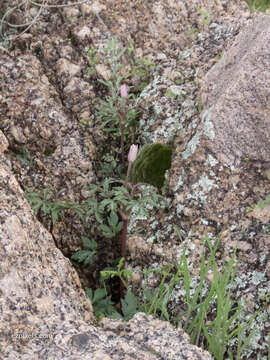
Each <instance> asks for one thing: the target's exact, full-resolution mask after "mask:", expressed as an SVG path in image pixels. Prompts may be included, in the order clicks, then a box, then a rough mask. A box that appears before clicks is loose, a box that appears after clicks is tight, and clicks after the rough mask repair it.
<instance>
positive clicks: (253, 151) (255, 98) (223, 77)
mask: <svg viewBox="0 0 270 360" xmlns="http://www.w3.org/2000/svg"><path fill="white" fill-rule="evenodd" d="M269 28H270V18H269V16H267V15H265V16H263V15H261V16H257V17H255V18H254V19H253V21H252V22H251V23H249V24H248V25H247V26H246V27H245V28H244V29H243V30H242V31H241V33H240V34H239V35H238V36H237V37H236V39H235V42H234V44H233V45H232V46H231V47H230V48H229V49H228V50H227V51H225V52H224V54H223V56H222V58H221V60H220V61H219V62H218V63H217V64H216V65H215V66H214V67H213V68H212V69H211V70H210V71H209V72H208V74H207V75H206V76H205V78H204V80H203V82H202V89H201V98H202V103H203V106H204V113H203V114H207V116H208V117H209V121H211V123H212V125H213V133H214V138H213V139H211V140H210V141H208V145H209V148H210V149H211V150H212V151H213V152H214V153H215V154H216V156H217V158H218V159H219V160H221V161H222V162H223V163H225V164H230V165H231V164H236V163H237V164H239V162H240V161H241V159H243V158H247V159H250V160H260V161H268V162H269V161H270V152H269V148H270V119H269V113H270V103H269V92H270V85H269V84H270V60H269V57H268V54H269V51H270V46H269V43H270V33H269ZM217 79H218V81H217ZM203 116H204V115H203Z"/></svg>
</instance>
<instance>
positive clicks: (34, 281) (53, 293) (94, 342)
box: [0, 133, 211, 360]
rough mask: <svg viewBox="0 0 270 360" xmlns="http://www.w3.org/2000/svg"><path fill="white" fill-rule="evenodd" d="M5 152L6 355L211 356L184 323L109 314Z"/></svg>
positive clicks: (0, 172) (0, 170) (1, 179)
mask: <svg viewBox="0 0 270 360" xmlns="http://www.w3.org/2000/svg"><path fill="white" fill-rule="evenodd" d="M0 134H1V137H0V139H1V149H2V153H1V160H0V204H1V215H0V222H1V227H0V239H1V246H0V253H1V259H2V260H1V265H0V294H1V297H0V308H1V312H0V334H1V337H0V348H1V357H2V358H3V359H7V360H8V359H10V360H16V359H18V360H19V359H20V360H23V359H44V360H45V359H46V360H47V359H81V358H82V357H83V358H84V359H87V358H89V359H93V360H99V359H100V360H101V359H102V360H103V359H108V360H109V359H115V360H119V359H123V360H126V359H149V360H152V359H153V360H154V359H160V358H162V359H168V360H169V359H172V360H173V359H176V358H177V359H190V360H192V359H202V360H203V359H205V360H207V359H209V360H210V359H211V357H210V355H209V354H208V353H207V352H204V351H202V350H201V349H199V348H197V347H196V346H193V345H191V344H190V342H189V338H188V336H187V335H186V334H185V333H184V332H183V330H181V329H178V330H176V329H173V328H172V326H171V325H169V323H166V322H162V321H159V320H156V319H153V318H151V317H150V316H146V315H145V314H139V313H138V314H137V315H136V316H135V317H134V318H133V319H132V321H130V322H129V323H123V322H120V321H112V320H108V319H104V320H103V321H102V324H101V327H95V326H94V323H95V319H94V316H93V312H92V306H91V303H90V301H89V299H88V298H86V296H85V294H84V291H83V290H82V287H81V283H80V280H79V278H78V275H77V273H76V271H75V270H74V268H73V267H72V265H71V263H70V261H69V260H68V259H67V258H65V257H64V256H63V255H62V253H61V251H60V250H59V249H57V248H56V246H55V243H54V241H53V238H52V236H51V234H50V233H49V232H48V231H47V230H46V229H45V228H44V227H43V226H42V225H41V224H40V223H39V222H38V221H37V219H36V218H35V217H34V216H33V213H32V210H31V209H30V207H29V205H28V203H27V201H26V200H25V199H24V196H23V191H22V190H21V188H20V186H19V185H18V183H17V181H16V179H15V177H14V175H13V174H12V172H11V170H10V168H9V167H8V165H7V164H6V160H5V157H4V156H3V152H4V151H5V150H6V149H7V141H6V139H5V137H4V135H3V134H2V133H0Z"/></svg>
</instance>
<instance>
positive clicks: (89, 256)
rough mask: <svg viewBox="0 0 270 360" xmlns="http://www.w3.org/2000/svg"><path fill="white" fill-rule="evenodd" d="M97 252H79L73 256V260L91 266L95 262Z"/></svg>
mask: <svg viewBox="0 0 270 360" xmlns="http://www.w3.org/2000/svg"><path fill="white" fill-rule="evenodd" d="M94 255H95V252H94V251H90V250H79V251H76V252H75V254H73V255H72V257H71V259H72V260H76V261H78V262H81V263H83V264H84V265H89V264H91V263H92V262H93V258H94Z"/></svg>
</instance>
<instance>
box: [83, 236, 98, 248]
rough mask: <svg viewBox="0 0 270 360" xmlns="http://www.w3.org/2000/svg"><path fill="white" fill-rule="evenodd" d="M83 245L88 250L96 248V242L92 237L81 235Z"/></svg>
mask: <svg viewBox="0 0 270 360" xmlns="http://www.w3.org/2000/svg"><path fill="white" fill-rule="evenodd" d="M82 243H83V247H84V248H86V249H89V250H97V242H96V241H95V240H93V239H89V238H88V237H86V236H82Z"/></svg>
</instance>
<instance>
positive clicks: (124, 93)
mask: <svg viewBox="0 0 270 360" xmlns="http://www.w3.org/2000/svg"><path fill="white" fill-rule="evenodd" d="M120 94H121V97H123V98H126V97H127V96H128V87H127V85H126V84H123V85H121V88H120Z"/></svg>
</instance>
